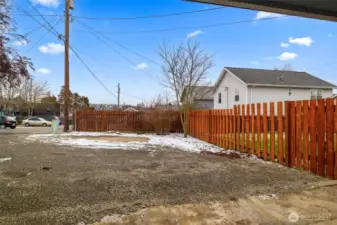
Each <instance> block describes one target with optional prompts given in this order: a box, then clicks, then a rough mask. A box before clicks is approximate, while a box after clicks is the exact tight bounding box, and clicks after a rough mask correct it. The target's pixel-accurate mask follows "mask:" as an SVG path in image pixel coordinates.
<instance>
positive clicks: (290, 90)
mask: <svg viewBox="0 0 337 225" xmlns="http://www.w3.org/2000/svg"><path fill="white" fill-rule="evenodd" d="M292 91H293V89H291V88H289V90H288V94H289V96H291V94H292Z"/></svg>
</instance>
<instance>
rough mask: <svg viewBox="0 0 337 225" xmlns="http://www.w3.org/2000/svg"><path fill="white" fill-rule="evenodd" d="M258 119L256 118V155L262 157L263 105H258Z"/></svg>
mask: <svg viewBox="0 0 337 225" xmlns="http://www.w3.org/2000/svg"><path fill="white" fill-rule="evenodd" d="M256 109H257V112H256V115H257V118H256V125H257V126H256V133H257V140H256V144H257V146H256V153H257V157H259V158H260V157H261V104H260V103H257V108H256Z"/></svg>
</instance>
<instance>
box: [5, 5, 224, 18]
mask: <svg viewBox="0 0 337 225" xmlns="http://www.w3.org/2000/svg"><path fill="white" fill-rule="evenodd" d="M223 8H224V7H215V8H211V9H200V10H193V11H185V12H178V13H167V14H156V15H148V16H136V17H88V16H74V17H75V18H78V19H86V20H138V19H152V18H164V17H172V16H182V15H187V14H194V13H202V12H209V11H215V10H219V9H223ZM11 15H15V16H23V15H25V14H20V13H13V14H11ZM31 16H38V17H39V16H40V15H36V14H35V15H34V14H31ZM42 16H46V17H47V16H57V15H51V14H47V15H42Z"/></svg>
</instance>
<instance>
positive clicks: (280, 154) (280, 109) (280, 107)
mask: <svg viewBox="0 0 337 225" xmlns="http://www.w3.org/2000/svg"><path fill="white" fill-rule="evenodd" d="M283 140H284V136H283V102H278V103H277V142H278V148H277V151H278V156H277V159H278V163H279V164H281V165H283V157H284V154H283Z"/></svg>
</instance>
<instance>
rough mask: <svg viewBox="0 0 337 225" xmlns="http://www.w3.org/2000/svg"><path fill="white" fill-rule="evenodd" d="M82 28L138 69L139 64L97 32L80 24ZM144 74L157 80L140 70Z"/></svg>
mask: <svg viewBox="0 0 337 225" xmlns="http://www.w3.org/2000/svg"><path fill="white" fill-rule="evenodd" d="M80 25H81V26H83V27H84V28H85V29H86V30H88V31H89V32H90V33H91V34H92V35H93V36H95V37H96V38H97V39H98V40H100V41H101V42H102V43H104V44H105V45H106V46H108V47H109V48H110V49H112V50H113V51H114V52H115V53H116V54H118V55H119V56H120V57H122V58H123V59H124V60H125V61H127V62H128V63H130V64H131V65H132V66H134V67H135V68H136V67H137V64H136V63H134V62H133V61H131V60H130V59H129V58H127V57H126V56H124V55H123V54H122V53H120V52H119V51H118V50H116V49H115V48H114V47H112V46H111V45H110V44H109V43H107V42H106V41H105V40H103V39H101V38H100V37H99V36H98V35H97V34H96V33H95V32H93V30H92V29H90V28H87V27H86V26H84V25H82V24H81V23H80ZM140 71H141V72H142V73H144V74H146V75H148V76H150V77H151V78H152V79H154V80H157V79H156V78H154V77H153V76H152V75H151V74H149V73H147V72H146V71H144V70H140Z"/></svg>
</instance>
